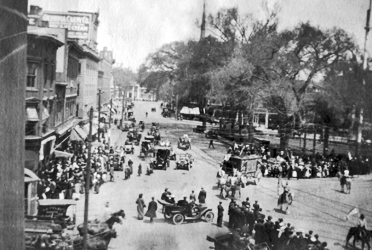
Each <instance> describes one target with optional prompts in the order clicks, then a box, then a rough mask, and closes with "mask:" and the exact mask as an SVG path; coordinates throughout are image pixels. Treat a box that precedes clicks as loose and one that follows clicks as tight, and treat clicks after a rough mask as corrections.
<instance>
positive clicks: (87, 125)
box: [83, 123, 97, 135]
mask: <svg viewBox="0 0 372 250" xmlns="http://www.w3.org/2000/svg"><path fill="white" fill-rule="evenodd" d="M83 129H84V131H85V132H86V133H87V134H88V135H89V123H87V124H85V125H84V126H83ZM95 134H97V125H94V124H93V126H92V135H95Z"/></svg>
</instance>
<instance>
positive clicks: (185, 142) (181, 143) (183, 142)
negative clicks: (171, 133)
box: [178, 137, 191, 150]
mask: <svg viewBox="0 0 372 250" xmlns="http://www.w3.org/2000/svg"><path fill="white" fill-rule="evenodd" d="M190 144H191V143H190V139H185V138H183V137H180V138H178V148H180V149H183V150H188V149H189V148H190V147H191V145H190Z"/></svg>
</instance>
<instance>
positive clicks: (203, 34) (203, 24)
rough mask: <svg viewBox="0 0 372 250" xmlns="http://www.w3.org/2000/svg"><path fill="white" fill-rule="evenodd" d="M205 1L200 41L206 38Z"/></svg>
mask: <svg viewBox="0 0 372 250" xmlns="http://www.w3.org/2000/svg"><path fill="white" fill-rule="evenodd" d="M205 18H206V17H205V0H204V5H203V17H202V23H201V32H200V40H202V39H204V38H205V24H206V22H205Z"/></svg>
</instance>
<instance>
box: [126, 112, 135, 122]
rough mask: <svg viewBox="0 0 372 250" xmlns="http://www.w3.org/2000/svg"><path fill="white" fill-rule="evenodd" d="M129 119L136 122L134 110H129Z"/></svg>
mask: <svg viewBox="0 0 372 250" xmlns="http://www.w3.org/2000/svg"><path fill="white" fill-rule="evenodd" d="M128 121H131V122H134V123H136V118H134V114H133V111H128Z"/></svg>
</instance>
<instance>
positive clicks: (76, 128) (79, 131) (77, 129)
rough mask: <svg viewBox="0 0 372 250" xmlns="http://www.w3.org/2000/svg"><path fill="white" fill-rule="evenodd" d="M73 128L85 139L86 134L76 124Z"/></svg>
mask: <svg viewBox="0 0 372 250" xmlns="http://www.w3.org/2000/svg"><path fill="white" fill-rule="evenodd" d="M74 130H75V131H76V132H77V133H78V134H79V136H80V137H81V138H82V139H83V140H85V139H86V138H87V137H88V134H87V133H86V132H85V131H84V130H83V129H82V128H81V127H80V126H76V127H75V128H74Z"/></svg>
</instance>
